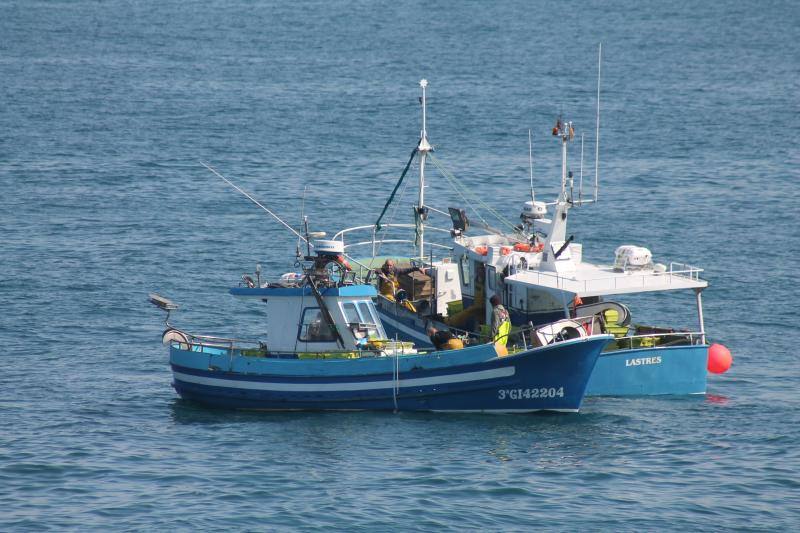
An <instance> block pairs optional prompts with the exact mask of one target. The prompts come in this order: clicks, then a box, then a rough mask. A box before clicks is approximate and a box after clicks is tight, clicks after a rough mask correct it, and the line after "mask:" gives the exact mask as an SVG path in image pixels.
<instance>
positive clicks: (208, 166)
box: [200, 161, 313, 246]
mask: <svg viewBox="0 0 800 533" xmlns="http://www.w3.org/2000/svg"><path fill="white" fill-rule="evenodd" d="M200 164H201V165H203V166H204V167H206V168H207V169H208V170H210V171H211V172H212V173H213V174H214V175H215V176H216V177H218V178H219V179H221V180H222V181H224V182H225V183H227V184H228V185H230V186H231V187H233V188H234V189H236V190H237V191H239V192H240V193H242V194H243V195H244V196H245V197H246V198H247V199H248V200H250V201H251V202H253V203H254V204H256V205H257V206H258V207H260V208H261V209H263V210H264V211H266V212H267V213H269V215H270V216H271V217H272V218H274V219H275V220H277V221H278V222H280V223H281V224H283V225H284V226H285V227H286V229H288V230H289V231H291V232H292V233H294V234H295V235H297V237H298V238H300V239H302V240H303V242H305V243H308V244H309V246H313V245H312V244H311V243H310V242H309V241H308V239H306V238H305V237H303V236H302V235H300V234H299V233H298V232H297V230H295V229H294V228H293V227H291V226H290V225H289V224H287V223H286V222H284V221H283V219H281V217H279V216H278V215H276V214H275V213H273V212H272V211H270V210H269V208H267V207H265V206H264V205H263V204H261V203H260V202H259V201H258V200H256V199H255V198H253V197H252V196H251V195H250V194H249V193H248V192H247V191H245V190H243V189H242V188H240V187H239V186H238V185H236V184H235V183H233V182H232V181H231V180H229V179H228V178H226V177H225V176H223V175H222V174H220V173H219V172H217V171H216V170H215V169H214V168H213V167H211V165H209V164H208V163H206V162H204V161H200Z"/></svg>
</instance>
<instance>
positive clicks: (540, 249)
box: [533, 242, 544, 252]
mask: <svg viewBox="0 0 800 533" xmlns="http://www.w3.org/2000/svg"><path fill="white" fill-rule="evenodd" d="M542 250H544V244H542V243H541V242H540V243H539V244H537V245H536V246H535V247H534V248H533V251H534V252H541V251H542Z"/></svg>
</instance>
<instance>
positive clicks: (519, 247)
mask: <svg viewBox="0 0 800 533" xmlns="http://www.w3.org/2000/svg"><path fill="white" fill-rule="evenodd" d="M514 250H516V251H517V252H530V251H531V245H530V244H528V243H526V242H518V243H517V244H515V245H514Z"/></svg>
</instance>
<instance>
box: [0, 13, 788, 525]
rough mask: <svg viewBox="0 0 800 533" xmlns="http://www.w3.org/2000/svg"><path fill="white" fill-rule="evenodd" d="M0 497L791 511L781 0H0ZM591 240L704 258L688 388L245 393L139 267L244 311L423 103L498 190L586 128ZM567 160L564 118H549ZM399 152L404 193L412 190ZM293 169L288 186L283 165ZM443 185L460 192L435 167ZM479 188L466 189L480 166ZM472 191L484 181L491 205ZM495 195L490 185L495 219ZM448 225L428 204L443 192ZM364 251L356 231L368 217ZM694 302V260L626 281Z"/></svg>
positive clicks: (509, 199)
mask: <svg viewBox="0 0 800 533" xmlns="http://www.w3.org/2000/svg"><path fill="white" fill-rule="evenodd" d="M0 13H2V14H1V15H0V35H2V39H0V236H1V237H2V241H1V242H0V300H1V301H2V313H0V343H2V356H0V361H1V362H2V370H0V529H2V530H5V531H12V530H28V529H30V530H39V529H53V530H64V529H74V530H104V531H107V530H165V529H167V530H172V529H183V530H189V529H204V530H222V529H225V530H243V529H246V530H275V529H307V530H315V529H316V530H328V529H342V530H378V531H386V530H415V529H424V530H448V529H449V530H464V529H468V530H527V531H530V530H534V529H556V530H596V529H606V530H620V529H622V530H673V529H674V530H694V529H730V528H754V529H761V528H764V529H778V528H782V529H789V528H792V527H794V528H796V527H798V526H800V514H799V513H800V490H798V489H800V482H798V479H799V477H800V471H799V469H800V451H798V445H797V443H798V441H799V440H800V416H798V408H799V407H800V400H798V377H799V374H800V372H798V353H797V349H796V345H797V329H798V328H797V323H798V318H797V312H796V308H795V304H796V302H797V301H798V298H800V293H799V292H798V289H797V281H796V279H797V269H798V260H800V237H799V236H798V235H799V233H800V232H798V215H800V210H799V209H798V200H797V195H796V187H797V183H798V177H800V176H798V164H800V155H798V144H797V139H798V137H800V126H798V116H800V114H799V113H800V109H799V106H798V94H800V81H799V80H800V72H799V71H800V61H798V58H799V57H800V45H799V44H798V43H800V30H799V28H800V9H798V7H797V5H796V3H795V2H791V1H763V2H762V1H758V2H756V1H751V2H745V1H743V2H726V3H710V4H704V3H697V2H687V1H684V0H678V1H673V2H650V1H645V2H632V1H627V2H626V1H622V2H599V1H590V2H538V1H533V2H532V1H512V2H498V3H494V2H481V1H469V2H459V3H440V2H407V3H399V2H383V1H376V2H339V1H326V2H251V1H241V0H226V1H210V2H199V1H191V0H190V1H181V2H175V1H162V2H123V1H119V0H110V1H107V2H93V1H74V2H60V1H47V2H44V1H30V2H24V3H22V2H2V3H0ZM599 42H602V43H603V55H604V59H603V65H602V69H603V70H602V124H601V145H600V165H599V169H600V172H599V176H600V191H599V202H598V203H597V204H596V205H592V206H585V207H583V208H581V209H575V210H573V211H572V213H571V221H570V233H571V234H574V235H575V237H576V240H577V241H578V242H583V243H584V250H583V253H584V257H585V258H586V259H587V260H591V261H597V262H604V263H611V262H612V260H613V250H614V248H616V246H618V245H620V244H636V245H642V246H647V247H648V248H650V249H651V250H652V252H653V254H654V258H655V260H656V261H658V262H667V263H668V262H669V261H671V260H675V261H682V262H686V263H689V264H692V265H697V266H700V267H703V268H705V272H704V274H703V275H704V277H705V278H706V279H708V280H709V282H710V287H709V288H708V290H706V291H705V292H704V303H705V318H706V321H705V323H706V328H707V331H708V335H709V337H710V339H711V340H712V341H718V342H722V343H724V344H726V345H727V346H728V347H729V348H730V349H731V351H732V352H733V355H734V357H735V362H734V365H733V368H732V369H731V370H730V371H729V372H728V373H727V374H725V375H722V376H710V377H709V383H708V395H706V396H702V397H657V398H656V397H648V398H624V399H612V398H590V399H588V400H587V401H586V402H585V403H584V408H583V410H582V412H581V414H579V415H544V416H480V415H469V416H466V415H463V416H462V415H457V416H454V415H440V414H406V413H401V414H397V415H395V414H391V413H362V414H357V413H348V414H341V413H337V414H320V413H286V414H253V413H237V412H228V411H215V410H209V409H204V408H201V407H198V406H196V405H192V404H189V403H185V402H183V401H181V400H179V399H178V398H177V397H176V395H175V393H174V391H173V390H172V388H171V386H170V382H171V375H170V371H169V367H168V362H167V353H166V348H165V347H164V346H162V345H161V344H160V335H161V332H162V330H163V327H164V325H163V316H162V314H161V313H160V312H158V311H157V310H156V309H154V308H152V307H151V306H150V305H149V304H148V303H147V299H146V296H147V293H148V292H150V291H157V292H159V293H161V294H164V295H166V296H168V297H170V298H173V299H174V300H176V301H177V302H178V303H179V304H180V305H181V310H180V311H179V312H178V313H177V315H175V317H174V320H175V322H176V323H177V324H179V325H181V326H183V327H186V328H188V329H190V330H192V331H197V332H206V333H212V334H224V335H239V336H248V337H252V336H254V335H259V334H262V333H263V331H264V321H265V320H267V318H266V317H265V316H264V315H263V312H262V311H261V310H260V309H258V308H257V307H253V306H252V305H250V304H247V303H244V302H239V301H236V300H234V299H233V297H231V296H229V295H228V294H227V289H228V288H229V287H231V286H234V285H236V283H237V282H238V281H239V280H240V276H241V274H242V273H244V272H249V273H252V272H253V270H254V267H255V264H256V263H261V265H262V266H263V269H264V273H265V274H266V275H268V276H272V277H274V276H278V275H280V274H281V273H283V272H287V271H292V270H293V269H294V265H293V262H294V259H293V257H294V252H295V248H296V244H297V243H296V239H295V238H294V237H293V236H292V235H290V234H289V233H288V232H287V231H286V230H285V229H284V228H283V227H281V226H280V225H279V224H277V223H276V222H275V221H274V220H271V219H270V218H269V216H268V215H266V213H264V212H262V211H261V210H260V209H258V208H257V207H255V206H254V205H252V204H251V203H249V202H248V201H247V200H246V199H244V198H242V197H241V196H240V195H238V194H237V193H236V192H234V191H233V190H232V189H230V188H229V187H228V186H226V185H225V184H224V183H222V182H221V181H220V180H218V179H217V178H216V177H214V176H213V175H212V174H210V173H209V172H208V171H207V170H206V169H204V168H203V167H202V166H201V165H200V161H208V162H210V163H211V164H213V165H214V166H215V167H216V168H218V169H219V170H220V171H221V172H222V173H223V174H225V175H226V176H228V177H230V178H231V179H233V180H234V181H235V182H236V183H238V184H239V185H240V186H242V187H244V188H245V189H246V190H248V191H250V192H251V193H252V194H253V195H254V196H255V197H257V198H258V199H260V200H261V201H263V202H264V203H265V205H267V206H269V207H270V208H272V209H274V211H275V212H277V213H278V214H279V215H280V216H282V217H284V218H285V219H286V220H287V221H289V222H290V223H291V224H293V225H295V226H296V225H298V224H299V223H300V220H301V214H302V213H303V211H302V209H303V206H302V204H303V202H302V200H301V198H302V197H303V196H304V197H305V208H304V209H305V211H304V212H305V214H307V215H308V216H309V217H310V224H311V227H312V229H313V230H318V231H320V230H321V231H328V232H330V233H333V232H335V231H337V230H338V229H341V228H342V227H344V226H349V225H357V224H371V223H373V222H374V221H375V220H376V219H377V216H378V213H379V212H380V210H381V208H382V207H383V203H384V201H385V199H386V197H387V195H388V193H389V192H390V191H391V190H392V188H393V186H394V184H395V182H396V180H397V178H398V177H399V174H400V172H401V170H402V168H403V165H404V164H405V161H406V159H407V157H408V154H409V153H410V151H411V149H412V148H413V147H414V146H415V145H416V142H417V139H418V135H419V131H420V129H421V124H420V123H421V113H420V108H419V103H418V101H417V98H418V96H419V95H420V90H419V86H418V82H419V80H420V79H421V78H427V79H428V80H429V82H430V85H429V87H428V97H429V98H428V104H429V107H428V134H429V138H430V141H431V143H432V144H433V145H434V147H435V149H436V157H437V158H438V159H439V160H441V161H442V162H443V163H444V164H446V165H447V168H448V169H449V170H450V171H451V172H453V174H454V175H456V176H457V177H458V178H459V179H460V180H461V182H462V183H463V184H464V185H465V187H466V188H467V189H468V190H469V191H470V192H471V194H472V195H473V196H478V197H480V198H481V199H482V200H484V201H486V202H488V204H489V205H491V206H492V207H493V208H495V209H497V210H500V211H502V212H503V213H504V214H506V216H507V218H509V219H511V220H516V217H517V216H518V213H519V211H520V210H521V208H522V204H523V202H524V201H525V200H526V199H528V198H529V176H528V144H527V143H528V137H527V132H528V129H529V128H530V129H531V131H532V135H533V156H534V185H535V187H536V194H537V199H540V198H541V199H544V200H548V199H552V198H553V195H554V194H555V192H556V190H557V187H558V183H559V176H560V154H559V148H558V143H557V141H556V140H554V139H553V138H552V137H551V136H550V130H551V128H552V126H553V124H554V123H555V120H556V118H557V117H558V116H563V118H564V119H565V120H571V121H573V122H574V125H575V130H576V134H577V137H580V135H581V134H585V135H586V144H585V149H584V151H585V161H584V187H583V189H584V195H585V196H590V195H592V194H593V190H592V186H593V183H594V124H595V90H596V89H595V83H596V70H597V44H598V43H599ZM570 150H571V151H570V157H571V164H570V166H571V169H572V170H573V171H574V173H575V177H576V179H577V178H579V169H580V146H579V143H578V142H577V139H576V142H574V143H573V144H572V145H571V149H570ZM415 172H416V171H413V172H412V175H410V176H409V181H410V184H409V186H408V188H407V189H402V188H401V191H400V192H401V193H402V198H401V200H400V202H399V205H400V207H399V208H397V210H396V211H395V210H394V208H392V209H390V211H389V215H388V216H389V217H390V218H389V220H390V221H393V222H395V223H400V222H405V223H408V222H411V220H412V219H411V208H410V205H411V203H412V202H413V200H414V198H415V196H416V188H415V187H416V185H415V183H416V182H415V180H416V177H415ZM304 191H305V192H304ZM426 198H427V200H426V201H427V202H428V203H429V205H431V206H433V207H436V208H438V209H446V208H447V207H449V206H463V204H464V201H463V199H462V198H461V197H460V196H458V195H456V194H455V193H454V192H453V191H452V189H451V188H450V186H449V185H448V182H447V181H446V180H445V179H443V178H442V177H441V176H439V175H437V174H436V172H434V171H433V170H431V172H430V180H429V188H428V190H427V191H426ZM471 202H474V200H471ZM486 216H488V215H486ZM488 221H489V222H491V223H495V221H494V220H493V219H490V220H488ZM444 225H446V221H445V223H444ZM365 252H366V251H365ZM628 303H630V304H631V307H632V310H633V313H634V319H635V320H637V319H639V320H643V321H650V322H655V323H658V324H664V325H669V326H676V327H686V328H690V329H694V328H696V327H697V321H696V314H695V309H694V298H693V295H692V294H676V295H661V296H657V295H656V296H652V297H647V298H643V299H642V300H641V301H638V300H631V301H629V302H628Z"/></svg>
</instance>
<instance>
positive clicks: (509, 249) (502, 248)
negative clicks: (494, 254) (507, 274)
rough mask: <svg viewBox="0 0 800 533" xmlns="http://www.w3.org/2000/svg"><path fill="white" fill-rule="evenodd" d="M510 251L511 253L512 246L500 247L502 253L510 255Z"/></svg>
mask: <svg viewBox="0 0 800 533" xmlns="http://www.w3.org/2000/svg"><path fill="white" fill-rule="evenodd" d="M510 253H511V247H510V246H501V247H500V255H508V254H510Z"/></svg>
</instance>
